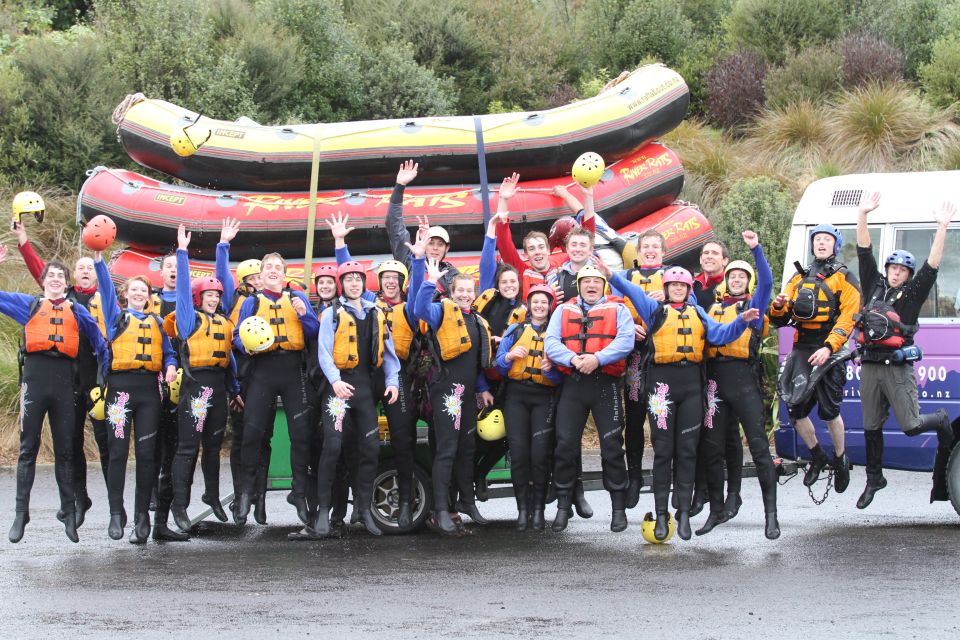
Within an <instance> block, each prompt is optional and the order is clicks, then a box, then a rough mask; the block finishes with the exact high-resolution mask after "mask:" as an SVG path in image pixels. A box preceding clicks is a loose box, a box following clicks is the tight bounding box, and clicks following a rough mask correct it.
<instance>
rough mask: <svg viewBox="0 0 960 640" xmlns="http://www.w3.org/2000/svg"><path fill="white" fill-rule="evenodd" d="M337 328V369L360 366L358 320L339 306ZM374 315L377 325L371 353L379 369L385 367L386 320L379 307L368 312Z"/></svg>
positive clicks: (335, 336)
mask: <svg viewBox="0 0 960 640" xmlns="http://www.w3.org/2000/svg"><path fill="white" fill-rule="evenodd" d="M336 313H337V316H336V319H335V320H334V325H335V326H336V330H335V333H334V334H333V364H334V365H335V366H336V367H337V369H354V368H356V366H357V365H358V364H360V359H359V355H358V353H357V320H356V318H354V317H353V315H352V314H351V313H350V312H349V311H347V310H346V309H344V308H343V307H342V306H338V307H337V309H336ZM367 313H368V314H373V318H374V320H375V321H376V324H375V325H374V326H373V348H372V349H371V350H370V353H372V354H373V355H374V359H375V362H374V363H372V364H373V365H374V366H375V367H376V368H377V369H379V368H380V367H382V366H383V337H384V335H385V333H386V331H385V326H386V319H385V318H384V314H383V311H382V310H381V309H380V308H379V307H373V308H372V309H369V310H368V311H367Z"/></svg>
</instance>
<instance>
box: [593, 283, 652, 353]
mask: <svg viewBox="0 0 960 640" xmlns="http://www.w3.org/2000/svg"><path fill="white" fill-rule="evenodd" d="M637 288H638V289H639V288H640V287H637ZM644 297H646V296H644ZM647 299H648V300H649V298H647ZM647 326H649V325H647ZM634 341H635V340H634V328H633V317H632V316H631V315H630V311H629V309H627V308H626V307H625V306H624V305H620V306H618V307H617V337H616V338H614V339H613V341H612V342H611V343H610V344H608V345H607V346H606V347H604V348H603V349H601V350H600V351H597V352H596V353H595V354H594V355H595V356H597V360H598V361H599V362H600V365H601V366H603V365H608V364H610V363H611V362H616V361H617V360H623V359H624V358H626V357H627V356H628V355H630V352H631V351H633V343H634Z"/></svg>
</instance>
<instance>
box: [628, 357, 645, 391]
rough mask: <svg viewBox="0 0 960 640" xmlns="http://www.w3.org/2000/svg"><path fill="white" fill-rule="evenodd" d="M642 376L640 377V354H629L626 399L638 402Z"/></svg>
mask: <svg viewBox="0 0 960 640" xmlns="http://www.w3.org/2000/svg"><path fill="white" fill-rule="evenodd" d="M642 381H643V376H642V375H640V354H639V353H631V354H630V358H629V359H628V360H627V397H628V398H629V399H630V400H631V401H633V402H638V401H639V400H640V383H641V382H642Z"/></svg>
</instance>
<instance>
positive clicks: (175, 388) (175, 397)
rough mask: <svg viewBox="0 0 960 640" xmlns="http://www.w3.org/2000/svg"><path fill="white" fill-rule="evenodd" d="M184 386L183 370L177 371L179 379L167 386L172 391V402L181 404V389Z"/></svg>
mask: <svg viewBox="0 0 960 640" xmlns="http://www.w3.org/2000/svg"><path fill="white" fill-rule="evenodd" d="M181 386H183V369H182V368H181V369H177V379H176V380H174V381H173V382H171V383H170V384H168V385H167V387H168V388H169V389H170V402H171V403H173V404H180V387H181Z"/></svg>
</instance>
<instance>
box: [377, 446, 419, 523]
mask: <svg viewBox="0 0 960 640" xmlns="http://www.w3.org/2000/svg"><path fill="white" fill-rule="evenodd" d="M431 486H432V485H431V483H430V476H429V475H428V474H427V473H426V472H425V471H424V470H423V469H421V468H420V467H419V466H414V468H413V524H412V525H411V527H410V529H409V530H407V531H401V530H400V527H399V526H397V513H398V511H399V509H400V505H399V502H400V489H399V486H398V484H397V467H396V465H395V464H394V463H393V460H386V461H384V462H381V463H380V468H379V469H378V470H377V477H376V479H375V480H374V482H373V505H372V506H373V517H374V519H375V520H376V521H377V525H379V526H380V529H381V530H382V531H383V532H384V533H385V534H387V535H398V534H402V533H410V532H413V531H417V530H418V529H420V528H421V527H423V523H424V522H426V520H427V516H428V515H430V511H429V505H431V504H433V502H432V501H433V498H432V496H433V491H432V489H431Z"/></svg>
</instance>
